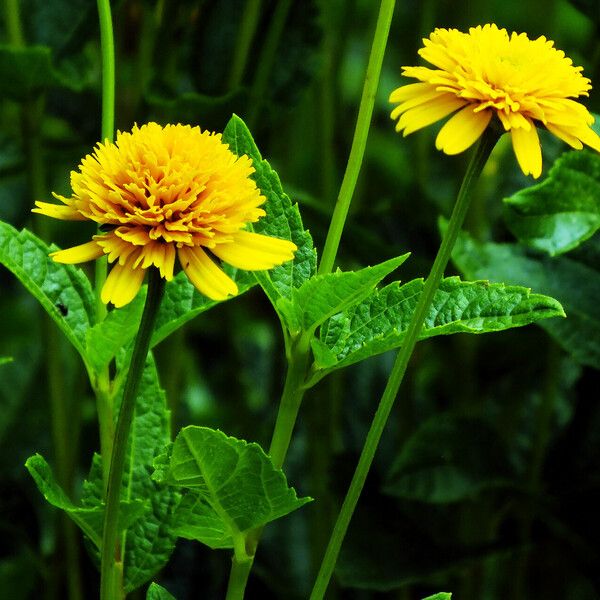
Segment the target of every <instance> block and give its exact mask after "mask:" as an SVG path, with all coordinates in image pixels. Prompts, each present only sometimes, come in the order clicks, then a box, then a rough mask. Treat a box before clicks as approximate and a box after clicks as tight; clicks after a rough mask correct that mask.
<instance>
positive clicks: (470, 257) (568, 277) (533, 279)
mask: <svg viewBox="0 0 600 600" xmlns="http://www.w3.org/2000/svg"><path fill="white" fill-rule="evenodd" d="M452 259H453V261H454V263H455V264H456V266H457V267H458V268H459V269H460V270H461V271H462V272H463V273H464V274H465V275H466V276H467V277H473V278H478V277H487V278H489V279H491V280H493V281H506V282H507V283H514V284H517V285H531V286H532V287H534V288H535V289H536V290H539V291H540V292H543V293H545V294H548V295H551V296H553V297H555V298H556V299H557V300H558V301H559V302H560V303H561V304H562V305H563V306H564V309H565V312H566V314H567V318H566V319H553V320H551V321H545V322H542V323H540V326H541V327H543V328H544V329H545V330H546V331H547V332H548V333H549V334H550V335H551V336H552V337H553V338H554V339H555V340H556V342H557V343H558V344H559V345H560V346H561V347H563V348H564V349H565V350H567V351H568V352H570V353H571V355H572V356H573V357H574V358H575V359H576V360H577V361H578V362H580V363H582V364H585V365H589V366H592V367H595V368H597V369H600V272H599V271H598V270H597V269H593V268H590V267H588V266H586V265H585V264H583V263H581V262H579V261H577V260H574V259H572V258H568V257H565V256H562V257H558V258H549V257H546V256H539V257H536V256H532V255H530V254H528V253H527V251H526V250H525V249H524V248H522V247H519V246H517V245H515V244H495V243H480V242H476V241H475V240H473V239H472V238H471V237H469V236H468V235H466V234H462V235H461V236H460V237H459V239H458V241H457V243H456V246H455V248H454V251H453V253H452Z"/></svg>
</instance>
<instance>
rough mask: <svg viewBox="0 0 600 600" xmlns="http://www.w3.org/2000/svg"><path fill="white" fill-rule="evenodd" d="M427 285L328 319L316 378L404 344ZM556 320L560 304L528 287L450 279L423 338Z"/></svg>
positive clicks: (383, 295)
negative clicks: (543, 320) (548, 319)
mask: <svg viewBox="0 0 600 600" xmlns="http://www.w3.org/2000/svg"><path fill="white" fill-rule="evenodd" d="M423 285H424V284H423V280H422V279H415V280H413V281H410V282H408V283H406V284H404V285H400V284H399V283H398V282H394V283H392V284H390V285H388V286H386V287H384V288H383V289H381V290H378V291H376V292H374V293H373V294H372V295H371V296H369V297H368V298H367V299H366V300H364V301H363V302H361V303H360V304H357V305H355V306H353V307H351V308H350V309H348V310H347V311H345V312H342V313H340V314H338V315H335V316H334V317H332V318H331V319H329V321H327V323H325V324H324V325H323V327H321V331H320V338H319V339H318V340H316V339H315V340H313V351H314V354H315V365H314V366H315V368H316V369H318V370H317V372H316V373H315V375H314V379H315V380H318V379H320V378H321V377H323V376H324V375H325V374H326V373H328V372H330V371H331V370H333V369H338V368H340V367H344V366H347V365H350V364H353V363H355V362H358V361H360V360H364V359H366V358H368V357H369V356H373V355H375V354H380V353H381V352H385V351H387V350H391V349H392V348H396V347H398V346H400V345H401V344H402V341H403V340H404V335H405V333H406V330H407V328H408V324H409V322H410V319H411V318H412V314H413V312H414V310H415V307H416V304H417V301H418V298H419V296H420V294H421V292H422V291H423ZM556 316H564V312H563V310H562V307H561V305H560V304H559V303H558V302H557V301H556V300H554V299H553V298H550V297H547V296H542V295H540V294H533V293H531V290H529V289H528V288H524V287H518V286H508V285H504V284H501V283H500V284H498V283H497V284H490V283H488V282H487V281H473V282H466V281H461V280H460V278H458V277H448V278H446V279H444V280H443V281H442V283H441V284H440V287H439V289H438V290H437V292H436V294H435V296H434V299H433V303H432V305H431V308H430V309H429V312H428V314H427V316H426V318H425V322H424V324H423V329H422V331H421V335H420V339H426V338H430V337H434V336H437V335H448V334H452V333H487V332H491V331H501V330H504V329H509V328H511V327H520V326H522V325H527V324H529V323H533V322H535V321H538V320H540V319H547V318H549V317H556Z"/></svg>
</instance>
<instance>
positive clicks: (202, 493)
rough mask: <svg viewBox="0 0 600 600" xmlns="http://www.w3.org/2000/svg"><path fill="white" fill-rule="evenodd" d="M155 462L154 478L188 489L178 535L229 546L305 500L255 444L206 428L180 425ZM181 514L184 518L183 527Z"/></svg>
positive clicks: (212, 545)
mask: <svg viewBox="0 0 600 600" xmlns="http://www.w3.org/2000/svg"><path fill="white" fill-rule="evenodd" d="M156 465H157V467H158V468H157V470H156V472H155V474H154V477H155V478H156V479H158V480H159V481H161V482H164V483H167V484H169V485H174V486H178V487H181V488H184V489H187V490H188V493H187V497H186V498H185V499H184V501H183V502H182V504H181V509H180V510H181V511H182V512H181V514H180V516H179V518H177V520H176V521H177V523H178V534H179V535H181V536H182V537H188V538H190V539H197V540H199V541H201V542H203V543H206V544H207V545H209V546H211V547H219V548H224V547H229V548H231V547H233V546H234V545H235V544H236V542H238V541H239V540H240V539H241V536H242V535H243V534H244V532H246V531H248V530H250V529H254V528H255V527H259V526H261V525H264V524H265V523H268V522H270V521H273V520H275V519H278V518H280V517H283V516H284V515H287V514H288V513H290V512H292V511H294V510H296V509H297V508H300V507H301V506H302V505H304V504H306V503H307V502H309V501H310V498H298V497H297V496H296V492H295V491H294V489H293V488H290V487H288V485H287V481H286V479H285V475H284V474H283V472H282V471H281V470H280V469H276V468H275V467H274V466H273V464H272V463H271V460H270V459H269V457H268V456H267V455H266V454H265V453H264V452H263V450H262V448H261V447H260V446H259V445H258V444H254V443H248V442H245V441H244V440H238V439H235V438H233V437H227V436H226V435H225V434H224V433H223V432H222V431H218V430H213V429H209V428H208V427H196V426H189V427H185V428H183V429H182V430H181V431H180V432H179V435H178V436H177V438H176V439H175V442H174V444H173V447H172V452H171V454H170V456H162V457H160V458H159V460H158V461H157V463H156ZM188 497H189V498H188ZM182 515H185V516H187V517H190V526H189V528H186V526H185V520H183V519H182V518H181V516H182ZM224 533H226V536H227V537H225V536H224Z"/></svg>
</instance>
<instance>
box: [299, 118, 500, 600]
mask: <svg viewBox="0 0 600 600" xmlns="http://www.w3.org/2000/svg"><path fill="white" fill-rule="evenodd" d="M497 140H498V133H497V131H496V129H495V128H494V127H488V128H487V129H486V131H485V133H484V134H483V136H482V137H481V139H480V141H479V143H478V145H477V148H476V150H475V153H474V154H473V156H472V158H471V162H470V163H469V166H468V168H467V172H466V174H465V177H464V179H463V183H462V186H461V188H460V191H459V193H458V198H457V200H456V204H455V206H454V210H453V211H452V216H451V217H450V221H449V222H448V227H447V229H446V232H445V233H444V236H443V239H442V243H441V245H440V248H439V250H438V253H437V256H436V257H435V261H434V263H433V266H432V268H431V272H430V273H429V276H428V277H427V281H426V282H425V286H424V287H423V293H422V294H421V296H420V297H419V301H418V303H417V306H416V308H415V312H414V314H413V316H412V319H411V321H410V324H409V325H408V329H407V331H406V334H405V336H404V342H403V344H402V348H401V349H400V351H399V352H398V356H397V357H396V361H395V363H394V366H393V368H392V372H391V374H390V378H389V380H388V383H387V385H386V388H385V391H384V392H383V396H382V398H381V401H380V403H379V407H378V408H377V412H376V413H375V417H374V418H373V422H372V423H371V428H370V429H369V433H368V434H367V439H366V440H365V445H364V447H363V450H362V453H361V455H360V458H359V461H358V465H357V466H356V470H355V472H354V476H353V477H352V482H351V483H350V487H349V489H348V493H347V494H346V497H345V498H344V502H343V504H342V508H341V511H340V514H339V515H338V518H337V521H336V524H335V526H334V529H333V533H332V535H331V538H330V540H329V545H328V546H327V550H326V552H325V556H324V558H323V562H322V563H321V569H320V570H319V574H318V575H317V580H316V582H315V585H314V588H313V591H312V593H311V596H310V599H311V600H318V599H321V598H323V596H324V595H325V592H326V590H327V586H328V584H329V580H330V579H331V575H332V573H333V569H334V567H335V563H336V561H337V557H338V554H339V551H340V548H341V546H342V542H343V540H344V536H345V535H346V530H347V529H348V525H349V524H350V519H351V518H352V514H353V513H354V509H355V507H356V504H357V502H358V499H359V497H360V494H361V492H362V489H363V486H364V483H365V480H366V478H367V474H368V472H369V469H370V467H371V463H372V462H373V458H374V456H375V451H376V450H377V446H378V444H379V440H380V438H381V435H382V433H383V430H384V427H385V424H386V422H387V419H388V416H389V414H390V411H391V410H392V406H393V404H394V400H395V399H396V395H397V393H398V389H399V388H400V384H401V383H402V379H403V377H404V373H405V372H406V367H407V365H408V362H409V360H410V357H411V355H412V352H413V350H414V347H415V345H416V343H417V340H418V338H419V333H420V331H421V328H422V326H423V321H424V320H425V316H426V314H427V311H428V310H429V308H430V306H431V302H432V300H433V296H434V294H435V292H436V290H437V288H438V286H439V284H440V281H441V279H442V276H443V275H444V270H445V268H446V265H447V264H448V260H449V259H450V254H451V252H452V248H453V246H454V243H455V241H456V238H457V236H458V234H459V232H460V229H461V226H462V224H463V221H464V219H465V216H466V214H467V210H468V208H469V203H470V200H471V195H472V192H473V188H474V186H475V184H476V183H477V179H478V177H479V174H480V173H481V170H482V169H483V166H484V165H485V162H486V161H487V159H488V157H489V155H490V152H491V151H492V149H493V147H494V145H495V144H496V141H497Z"/></svg>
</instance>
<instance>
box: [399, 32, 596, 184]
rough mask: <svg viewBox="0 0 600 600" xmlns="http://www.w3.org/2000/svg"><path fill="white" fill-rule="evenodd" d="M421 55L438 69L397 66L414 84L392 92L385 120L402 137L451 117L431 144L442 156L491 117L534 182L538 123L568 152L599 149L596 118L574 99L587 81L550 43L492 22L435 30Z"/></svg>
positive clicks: (466, 142)
mask: <svg viewBox="0 0 600 600" xmlns="http://www.w3.org/2000/svg"><path fill="white" fill-rule="evenodd" d="M423 44H424V46H423V48H421V50H419V54H420V55H421V57H422V58H424V59H425V60H426V61H427V62H429V63H430V64H431V65H433V66H434V67H436V68H435V69H431V68H429V67H403V71H402V73H403V75H405V76H406V77H412V78H414V79H417V80H418V82H419V83H413V84H409V85H406V86H403V87H400V88H398V89H396V90H394V91H393V92H392V93H391V95H390V102H392V103H394V104H398V106H396V107H395V108H394V109H393V111H392V113H391V117H392V119H394V120H398V122H397V124H396V131H398V132H402V133H403V134H404V135H408V134H410V133H412V132H414V131H417V130H418V129H421V128H423V127H426V126H428V125H431V124H433V123H435V122H436V121H439V120H440V119H442V118H444V117H445V116H448V115H449V114H451V113H452V112H455V111H456V110H458V109H459V108H462V110H460V111H459V112H456V114H454V115H453V116H452V117H451V118H450V119H449V120H448V121H447V123H446V124H445V125H444V126H443V127H442V129H441V130H440V132H439V134H438V136H437V139H436V147H437V148H438V149H439V150H442V151H443V152H445V153H447V154H458V153H460V152H462V151H464V150H466V149H467V148H469V147H470V146H471V145H472V144H473V143H474V142H475V141H476V140H477V139H478V138H479V137H480V136H481V134H482V133H483V131H484V130H485V128H486V127H487V126H488V124H489V123H490V121H491V120H492V119H493V118H494V117H496V118H497V119H498V120H499V121H500V123H501V125H502V126H503V128H504V130H505V131H507V132H510V133H511V138H512V143H513V148H514V151H515V155H516V157H517V160H518V162H519V165H520V167H521V168H522V170H523V172H524V173H525V174H531V175H532V176H533V177H536V178H537V177H539V176H540V174H541V172H542V159H541V149H540V145H539V137H538V134H537V131H536V127H539V126H543V127H546V128H547V129H548V131H550V132H551V133H553V134H554V135H556V136H557V137H559V138H560V139H561V140H563V141H565V142H566V143H567V144H569V145H570V146H572V147H573V148H577V149H581V148H582V147H583V145H584V144H585V145H587V146H589V147H590V148H593V149H594V150H597V151H600V137H599V136H598V135H597V134H596V133H595V131H594V130H593V129H592V128H591V125H592V124H593V123H594V118H593V117H592V115H591V114H590V113H589V112H588V110H587V109H586V108H585V106H583V105H582V104H580V103H579V102H578V101H577V98H579V97H580V96H587V95H588V92H589V90H590V89H591V82H590V80H589V79H588V78H587V77H584V76H583V74H582V68H581V67H575V66H574V65H573V62H572V61H571V59H569V58H568V57H566V56H565V54H564V52H562V51H561V50H558V49H556V48H555V47H554V42H552V41H550V40H548V39H546V38H545V37H544V36H541V37H539V38H537V39H535V40H530V39H529V38H528V36H527V35H526V34H525V33H520V34H518V33H514V32H513V33H512V34H510V35H509V34H508V32H507V31H506V30H505V29H501V28H499V27H497V26H496V25H494V24H489V25H484V26H478V27H472V28H471V29H470V30H469V32H468V33H463V32H460V31H457V30H456V29H436V30H435V31H434V32H433V33H432V34H431V35H430V36H429V39H425V40H423Z"/></svg>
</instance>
